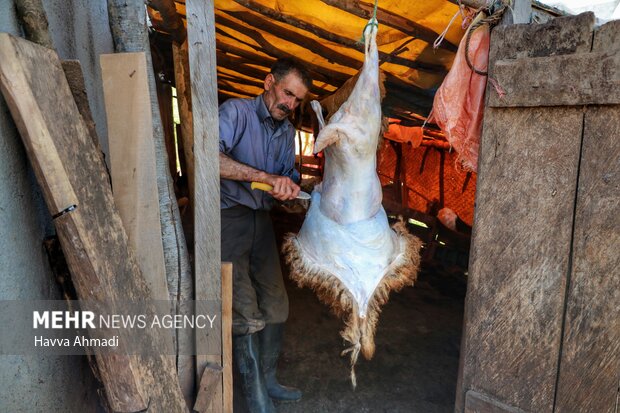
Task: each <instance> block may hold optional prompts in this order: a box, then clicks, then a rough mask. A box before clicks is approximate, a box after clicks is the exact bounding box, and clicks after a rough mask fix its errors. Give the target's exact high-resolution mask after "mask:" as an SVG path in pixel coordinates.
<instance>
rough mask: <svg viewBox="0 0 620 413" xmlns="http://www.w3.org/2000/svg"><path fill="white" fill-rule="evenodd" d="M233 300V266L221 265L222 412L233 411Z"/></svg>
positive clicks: (225, 263) (228, 263) (230, 264)
mask: <svg viewBox="0 0 620 413" xmlns="http://www.w3.org/2000/svg"><path fill="white" fill-rule="evenodd" d="M232 300H233V265H232V263H231V262H223V263H222V361H223V367H224V370H223V373H224V376H223V377H222V379H223V380H224V387H223V396H224V409H223V411H224V412H227V413H228V412H232V411H233V381H232V363H233V360H232V306H233V303H232Z"/></svg>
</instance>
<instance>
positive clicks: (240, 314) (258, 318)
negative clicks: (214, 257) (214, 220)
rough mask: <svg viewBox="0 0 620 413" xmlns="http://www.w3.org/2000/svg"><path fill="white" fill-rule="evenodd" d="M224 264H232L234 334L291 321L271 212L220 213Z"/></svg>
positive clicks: (239, 208) (234, 210)
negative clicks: (289, 319) (287, 320)
mask: <svg viewBox="0 0 620 413" xmlns="http://www.w3.org/2000/svg"><path fill="white" fill-rule="evenodd" d="M221 214H222V261H230V262H232V263H233V334H235V335H240V334H252V333H255V332H256V331H259V330H262V328H263V327H264V325H265V324H272V323H283V322H284V321H286V319H287V317H288V296H287V294H286V290H285V288H284V280H283V278H282V269H281V268H280V258H279V255H278V248H277V246H276V240H275V235H274V232H273V225H272V223H271V217H270V216H269V211H261V210H253V209H250V208H247V207H244V206H235V207H232V208H226V209H222V210H221Z"/></svg>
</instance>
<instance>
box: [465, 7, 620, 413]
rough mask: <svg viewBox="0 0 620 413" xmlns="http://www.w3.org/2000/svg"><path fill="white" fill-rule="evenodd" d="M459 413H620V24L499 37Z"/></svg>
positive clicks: (559, 25)
mask: <svg viewBox="0 0 620 413" xmlns="http://www.w3.org/2000/svg"><path fill="white" fill-rule="evenodd" d="M489 76H490V77H491V78H493V79H495V80H496V81H497V83H498V84H499V86H500V88H501V89H503V90H501V91H502V92H505V94H504V95H503V96H500V93H498V89H495V88H494V87H491V86H490V87H489V88H488V89H487V97H488V100H487V107H486V110H485V120H484V126H483V136H482V142H481V146H480V157H479V168H478V170H479V175H478V181H477V182H478V184H477V185H478V187H477V195H476V213H475V221H474V231H473V235H472V249H471V257H470V269H469V285H468V293H467V299H466V305H465V325H464V333H463V346H462V349H461V350H462V353H461V365H460V369H459V382H458V387H457V400H456V407H455V411H457V412H497V413H501V412H523V411H525V412H537V413H538V412H541V413H542V412H596V413H599V412H602V413H617V412H618V411H620V410H619V409H618V385H619V381H620V271H619V270H618V267H619V266H620V260H619V257H620V21H616V22H611V23H608V24H606V25H604V26H602V27H598V28H596V27H595V25H594V16H593V15H592V14H591V13H585V14H582V15H579V16H575V17H567V18H558V19H555V20H553V21H551V22H549V23H546V24H543V25H535V24H531V25H513V26H504V27H498V28H496V29H495V30H493V33H492V37H491V51H490V68H489Z"/></svg>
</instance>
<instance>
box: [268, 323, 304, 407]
mask: <svg viewBox="0 0 620 413" xmlns="http://www.w3.org/2000/svg"><path fill="white" fill-rule="evenodd" d="M283 333H284V323H281V324H266V325H265V328H264V329H262V330H261V331H260V332H259V333H258V336H259V338H260V361H261V367H262V369H263V376H264V377H265V384H266V386H267V392H268V393H269V397H271V398H272V399H275V400H280V401H289V402H296V401H298V400H299V399H301V390H299V389H296V388H294V387H287V386H283V385H281V384H280V383H278V379H277V378H276V367H277V365H278V357H279V356H280V349H281V347H282V335H283Z"/></svg>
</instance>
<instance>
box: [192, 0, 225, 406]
mask: <svg viewBox="0 0 620 413" xmlns="http://www.w3.org/2000/svg"><path fill="white" fill-rule="evenodd" d="M186 7H187V35H188V44H189V68H190V78H191V92H192V107H193V119H194V168H195V173H196V180H195V197H196V199H199V200H200V202H196V204H195V212H194V223H195V225H194V226H195V246H194V257H195V268H196V273H195V296H196V300H197V301H204V300H213V301H219V302H221V300H222V281H221V274H222V272H221V252H220V238H221V232H220V231H221V228H220V225H221V224H220V169H219V128H218V101H217V76H216V71H217V63H216V51H215V18H214V4H213V1H212V0H209V1H204V0H187V3H186ZM216 322H217V321H216ZM219 322H220V323H221V320H219ZM207 333H208V332H207V331H206V330H205V329H202V330H197V331H196V374H197V377H198V378H201V377H202V375H203V373H204V371H205V368H206V366H207V364H212V365H214V366H222V365H223V363H224V360H223V357H222V354H221V350H220V354H213V352H214V350H213V349H216V348H220V349H221V348H222V346H221V344H222V336H221V335H220V336H219V337H217V336H214V335H213V334H207ZM223 387H224V383H223V382H222V380H219V381H218V383H217V385H216V387H215V389H214V391H213V393H212V402H211V405H210V407H209V409H208V411H210V412H217V413H219V412H222V411H223V406H224V398H223Z"/></svg>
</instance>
